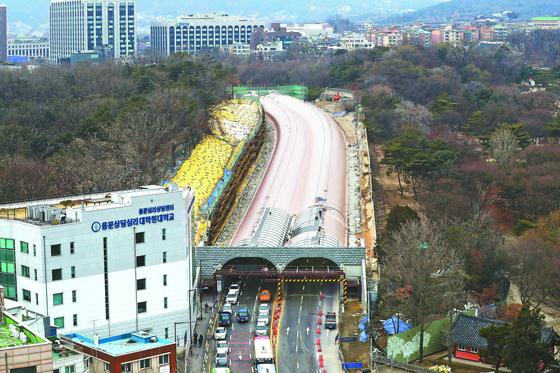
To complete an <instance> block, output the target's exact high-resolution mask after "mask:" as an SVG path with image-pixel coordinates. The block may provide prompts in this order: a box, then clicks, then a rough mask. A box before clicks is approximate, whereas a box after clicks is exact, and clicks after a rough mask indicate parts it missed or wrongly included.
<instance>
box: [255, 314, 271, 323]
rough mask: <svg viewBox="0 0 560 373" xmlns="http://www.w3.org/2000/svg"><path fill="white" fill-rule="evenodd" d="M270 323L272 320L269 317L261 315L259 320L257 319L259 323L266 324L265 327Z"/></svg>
mask: <svg viewBox="0 0 560 373" xmlns="http://www.w3.org/2000/svg"><path fill="white" fill-rule="evenodd" d="M269 321H270V319H269V318H268V315H259V318H258V319H257V323H261V322H262V323H264V324H265V325H268V322H269Z"/></svg>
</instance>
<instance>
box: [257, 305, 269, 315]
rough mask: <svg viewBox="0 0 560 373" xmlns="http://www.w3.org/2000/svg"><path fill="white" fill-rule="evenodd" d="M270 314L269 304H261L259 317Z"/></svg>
mask: <svg viewBox="0 0 560 373" xmlns="http://www.w3.org/2000/svg"><path fill="white" fill-rule="evenodd" d="M269 313H270V307H269V306H268V304H260V305H259V315H262V314H266V315H267V316H268V315H269Z"/></svg>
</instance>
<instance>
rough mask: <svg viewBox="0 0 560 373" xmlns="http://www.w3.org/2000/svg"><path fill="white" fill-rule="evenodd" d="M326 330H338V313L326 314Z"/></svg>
mask: <svg viewBox="0 0 560 373" xmlns="http://www.w3.org/2000/svg"><path fill="white" fill-rule="evenodd" d="M325 329H336V312H327V313H326V314H325Z"/></svg>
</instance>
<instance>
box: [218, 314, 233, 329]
mask: <svg viewBox="0 0 560 373" xmlns="http://www.w3.org/2000/svg"><path fill="white" fill-rule="evenodd" d="M218 322H219V323H218V325H219V326H230V325H231V313H229V312H220V315H219V316H218Z"/></svg>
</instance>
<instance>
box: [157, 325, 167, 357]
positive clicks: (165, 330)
mask: <svg viewBox="0 0 560 373" xmlns="http://www.w3.org/2000/svg"><path fill="white" fill-rule="evenodd" d="M165 332H166V333H167V328H165ZM165 335H166V337H165V338H167V334H165ZM163 364H169V354H166V355H160V356H159V365H163Z"/></svg>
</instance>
